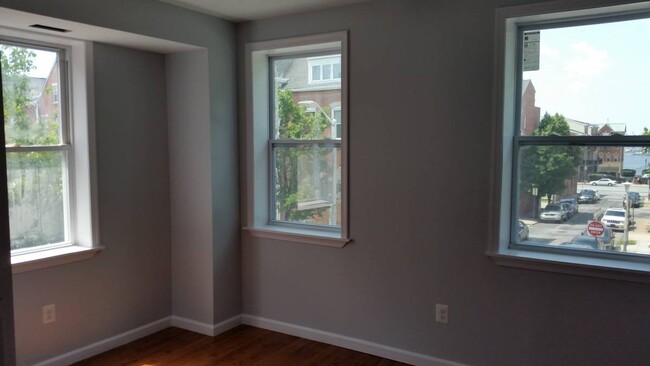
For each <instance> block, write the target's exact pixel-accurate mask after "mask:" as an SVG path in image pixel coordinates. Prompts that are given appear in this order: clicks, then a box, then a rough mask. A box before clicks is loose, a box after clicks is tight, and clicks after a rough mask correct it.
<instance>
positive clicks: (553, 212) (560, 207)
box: [539, 203, 569, 222]
mask: <svg viewBox="0 0 650 366" xmlns="http://www.w3.org/2000/svg"><path fill="white" fill-rule="evenodd" d="M568 217H569V212H568V210H567V205H566V204H562V203H551V204H548V205H546V207H544V210H543V211H542V213H541V214H540V215H539V219H540V220H543V221H555V222H563V221H565V220H567V219H568Z"/></svg>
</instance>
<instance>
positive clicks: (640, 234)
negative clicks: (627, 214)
mask: <svg viewBox="0 0 650 366" xmlns="http://www.w3.org/2000/svg"><path fill="white" fill-rule="evenodd" d="M649 229H650V219H638V220H636V228H635V229H634V230H633V231H630V232H629V233H628V237H629V239H630V240H635V241H636V245H628V246H627V252H628V253H643V254H650V232H648V230H649ZM619 238H623V233H616V239H617V241H618V239H619Z"/></svg>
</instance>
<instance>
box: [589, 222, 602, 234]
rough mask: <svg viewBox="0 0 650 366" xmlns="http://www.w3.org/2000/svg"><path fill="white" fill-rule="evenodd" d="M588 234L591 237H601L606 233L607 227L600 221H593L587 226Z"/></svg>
mask: <svg viewBox="0 0 650 366" xmlns="http://www.w3.org/2000/svg"><path fill="white" fill-rule="evenodd" d="M587 232H588V233H589V235H591V236H595V237H601V236H603V234H604V233H605V225H603V223H602V222H599V221H591V222H589V225H587Z"/></svg>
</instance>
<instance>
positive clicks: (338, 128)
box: [334, 108, 342, 139]
mask: <svg viewBox="0 0 650 366" xmlns="http://www.w3.org/2000/svg"><path fill="white" fill-rule="evenodd" d="M334 122H335V128H336V132H335V135H334V137H335V138H339V139H340V138H341V126H342V125H341V122H342V121H341V109H340V108H338V109H335V110H334Z"/></svg>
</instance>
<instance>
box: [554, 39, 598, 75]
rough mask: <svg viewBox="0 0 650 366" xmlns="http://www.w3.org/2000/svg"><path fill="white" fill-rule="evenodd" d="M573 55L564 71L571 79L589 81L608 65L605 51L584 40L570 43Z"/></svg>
mask: <svg viewBox="0 0 650 366" xmlns="http://www.w3.org/2000/svg"><path fill="white" fill-rule="evenodd" d="M571 49H572V51H573V56H572V57H571V59H570V60H569V61H568V62H567V64H566V66H565V68H564V71H565V72H566V73H567V76H568V77H569V78H571V79H577V80H578V81H579V80H582V81H589V80H591V79H594V78H595V77H597V76H599V75H601V74H602V73H603V72H605V70H607V68H608V67H609V55H608V54H607V51H602V50H598V49H596V48H594V47H592V46H591V45H589V44H587V43H586V42H579V43H575V44H573V45H571Z"/></svg>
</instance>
